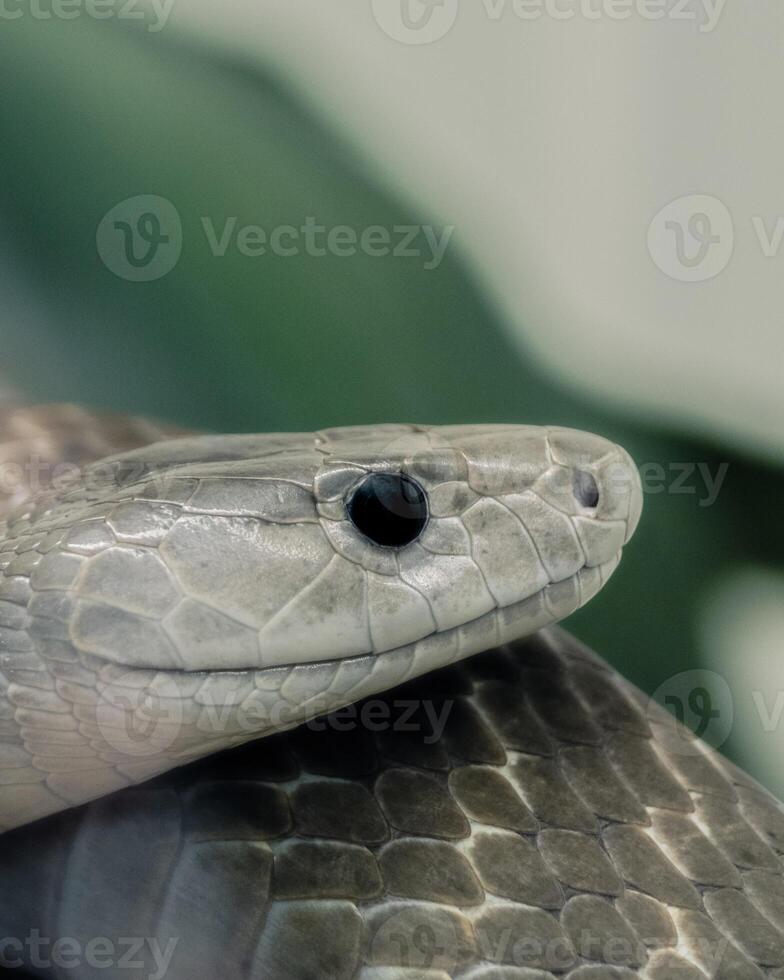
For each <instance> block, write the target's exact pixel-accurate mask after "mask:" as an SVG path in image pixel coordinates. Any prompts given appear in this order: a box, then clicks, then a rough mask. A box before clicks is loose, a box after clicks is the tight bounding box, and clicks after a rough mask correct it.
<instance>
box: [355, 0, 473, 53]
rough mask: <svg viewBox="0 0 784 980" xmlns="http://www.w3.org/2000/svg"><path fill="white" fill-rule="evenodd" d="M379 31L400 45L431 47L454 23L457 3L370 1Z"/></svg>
mask: <svg viewBox="0 0 784 980" xmlns="http://www.w3.org/2000/svg"><path fill="white" fill-rule="evenodd" d="M372 4H373V16H374V17H375V18H376V23H377V24H378V25H379V27H380V28H381V30H382V31H383V32H384V33H385V34H387V35H388V36H389V37H391V38H392V39H393V40H395V41H400V43H401V44H432V42H433V41H438V40H439V39H440V38H442V37H443V36H444V35H445V34H446V33H447V32H448V31H449V30H450V29H451V27H452V25H453V24H454V22H455V21H456V20H457V4H458V0H372Z"/></svg>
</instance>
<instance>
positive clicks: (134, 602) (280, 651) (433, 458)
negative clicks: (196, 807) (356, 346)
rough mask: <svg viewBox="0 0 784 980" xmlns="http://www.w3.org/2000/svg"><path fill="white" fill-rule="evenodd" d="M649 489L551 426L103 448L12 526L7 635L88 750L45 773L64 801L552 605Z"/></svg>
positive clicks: (467, 646)
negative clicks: (14, 627) (19, 620)
mask: <svg viewBox="0 0 784 980" xmlns="http://www.w3.org/2000/svg"><path fill="white" fill-rule="evenodd" d="M641 500H642V495H641V489H640V481H639V478H638V475H637V470H636V468H635V466H634V464H633V462H632V461H631V459H630V458H629V456H628V454H627V453H626V452H625V451H624V450H623V449H621V448H620V447H618V446H616V445H614V444H613V443H611V442H608V441H607V440H605V439H602V438H600V437H597V436H593V435H588V434H586V433H580V432H576V431H573V430H569V429H560V428H537V427H531V426H519V425H508V426H482V425H476V426H443V427H425V426H411V425H409V426H368V427H354V428H344V429H330V430H325V431H323V432H319V433H316V434H294V435H290V434H282V435H261V436H258V435H241V436H197V437H187V438H181V439H175V440H172V441H169V442H163V443H157V444H154V445H152V446H149V447H147V448H145V449H142V450H137V451H135V452H131V453H126V454H123V455H120V456H116V457H112V458H110V459H107V460H104V461H102V462H101V463H100V464H97V465H95V466H93V467H91V468H89V469H88V470H87V471H86V472H85V473H83V474H82V475H81V476H80V478H79V480H78V481H77V482H76V483H75V484H74V485H73V486H71V487H70V488H68V489H66V490H65V491H64V492H62V493H60V494H59V496H57V497H56V498H55V499H52V500H41V501H37V502H36V501H34V502H33V503H32V504H31V506H30V507H28V508H27V509H26V510H24V511H22V512H20V513H18V514H17V515H16V517H15V519H14V520H13V521H11V523H10V524H9V530H8V540H10V541H12V542H14V544H15V545H16V549H15V551H14V553H13V555H11V554H10V553H7V554H6V556H5V558H4V571H5V578H3V579H0V582H2V583H3V585H2V588H4V589H5V590H6V591H9V590H10V591H13V592H14V594H15V595H17V599H15V600H14V601H18V595H21V594H24V595H25V596H26V616H27V620H26V623H25V627H24V632H23V633H22V632H21V631H20V633H19V634H18V637H17V639H16V640H14V641H13V642H16V643H17V646H18V648H19V649H18V651H17V650H14V649H13V646H12V647H11V651H12V654H13V655H17V654H18V657H19V658H20V660H19V662H20V663H22V661H29V660H30V659H31V658H32V659H34V660H36V662H37V663H39V664H42V665H43V667H44V669H45V671H46V672H48V674H49V675H50V677H51V678H52V687H53V693H52V695H51V698H52V700H53V701H56V702H57V707H56V709H54V711H55V714H58V713H59V715H60V716H62V717H60V719H59V720H60V721H62V720H63V718H66V717H67V718H68V719H69V720H68V725H69V726H71V728H70V729H69V730H73V731H74V732H75V733H76V734H75V735H74V736H73V737H74V738H75V739H76V740H77V741H78V742H79V744H80V746H82V748H84V751H86V752H87V753H88V755H89V756H90V758H89V759H88V760H87V763H89V764H87V763H86V764H85V766H84V769H85V773H82V774H81V775H77V776H74V775H73V773H71V775H70V776H67V777H66V776H64V775H63V774H62V773H58V772H57V771H56V770H57V766H58V764H60V765H61V764H62V761H63V760H62V757H61V756H58V757H57V758H55V759H54V761H53V762H52V766H53V767H54V770H55V771H54V774H53V775H52V776H51V779H53V780H55V781H56V780H57V779H60V782H59V783H58V784H57V785H58V786H59V787H60V789H59V790H58V792H60V793H61V795H62V794H63V793H65V794H67V793H70V794H71V796H72V797H74V800H73V801H74V802H76V801H78V800H80V799H84V798H86V796H87V795H89V794H90V792H92V793H93V795H96V792H98V791H102V792H103V791H106V788H105V787H106V782H105V781H106V780H109V782H111V780H120V779H125V780H130V781H136V780H138V779H140V778H145V777H146V776H149V775H152V774H153V773H154V772H158V771H162V770H163V769H167V768H170V767H171V766H173V765H176V764H178V763H179V762H183V761H187V760H188V759H190V758H195V757H198V756H199V755H204V754H206V753H208V752H210V751H214V750H215V749H216V748H221V747H224V746H226V745H232V744H236V743H238V742H242V741H247V740H248V739H250V738H254V737H257V736H259V735H262V734H266V733H269V732H272V731H276V730H282V729H285V728H289V727H292V726H293V725H295V724H298V723H299V722H301V721H303V720H304V719H307V718H310V717H313V716H315V715H320V714H324V713H326V712H329V711H331V710H333V709H336V708H339V707H341V706H343V705H345V704H347V703H349V702H351V701H354V700H357V699H358V698H361V697H364V696H366V695H369V694H373V693H377V692H380V691H384V690H387V689H389V688H391V687H393V686H395V685H396V684H399V683H401V682H403V681H406V680H409V679H411V678H413V677H415V676H417V675H419V674H422V673H425V672H427V671H429V670H433V669H435V668H437V667H442V666H444V665H446V664H450V663H453V662H455V661H457V660H460V659H462V658H464V657H466V656H469V655H470V654H472V653H475V652H478V651H480V650H484V649H488V648H490V647H492V646H495V645H497V644H499V643H504V642H508V641H510V640H513V639H515V638H518V637H520V636H523V635H525V634H527V633H531V632H533V631H535V630H537V629H539V628H541V627H543V626H546V625H548V624H550V623H553V622H555V621H557V620H559V619H562V618H563V617H564V616H566V615H568V614H569V613H571V612H573V611H574V610H575V609H576V608H577V607H578V606H580V605H582V604H583V603H584V602H586V601H587V600H588V599H589V598H591V597H592V596H593V595H594V594H595V593H596V592H597V591H598V590H599V589H600V588H601V587H602V585H603V584H604V583H605V582H606V581H607V579H608V577H609V576H610V574H611V573H612V572H613V570H614V569H615V567H616V565H617V564H618V561H619V558H620V554H621V549H622V548H623V546H624V544H625V543H626V542H627V541H628V540H629V538H630V536H631V535H632V533H633V531H634V528H635V527H636V525H637V521H638V519H639V516H640V509H641ZM6 551H7V552H8V549H6ZM10 591H9V594H10ZM3 598H4V596H3V593H2V589H0V600H3ZM9 601H10V600H9ZM0 605H2V601H0ZM8 632H9V631H6V633H8ZM14 635H15V636H16V634H14ZM3 638H4V642H5V643H6V647H8V642H9V641H8V638H7V636H6V635H5V634H3ZM12 640H13V637H12ZM11 693H12V694H13V692H11ZM10 696H11V695H10V694H9V697H10ZM18 696H19V697H20V698H22V700H23V701H24V698H25V697H26V698H27V699H28V702H29V700H30V697H31V695H29V694H25V693H22V694H20V695H18ZM41 697H42V696H41V695H36V697H35V698H33V700H34V701H35V700H37V701H39V702H40V701H41ZM151 706H153V707H154V708H155V710H154V711H152V708H151ZM164 709H165V710H164ZM151 711H152V714H151ZM27 714H28V715H29V714H30V712H29V711H28V712H27ZM164 716H165V717H164ZM31 717H32V716H31ZM39 717H40V712H39V713H37V714H35V718H39ZM33 727H34V726H33ZM27 730H28V736H27V737H28V741H30V744H31V745H34V746H37V747H38V757H39V758H45V756H44V755H42V754H41V746H42V745H43V743H44V742H46V739H47V738H48V736H47V735H46V732H43V733H38V734H36V732H35V731H33V730H32V729H31V728H30V726H29V725H28V726H27ZM42 740H43V741H42ZM85 746H86V748H85ZM90 753H92V755H90ZM93 756H95V758H93ZM58 760H59V761H58ZM98 760H99V761H100V765H98ZM100 766H104V767H106V768H107V771H106V772H104V773H103V775H100V772H98V771H97V770H100ZM108 770H111V771H108ZM47 780H49V777H47ZM91 780H93V781H95V780H97V781H98V783H99V784H100V785H99V786H98V787H97V789H96V788H95V787H94V786H93V784H92V782H91ZM102 780H103V781H102ZM51 785H52V786H54V785H55V782H52V784H51ZM91 786H93V788H92V789H90V787H91ZM74 787H76V788H74Z"/></svg>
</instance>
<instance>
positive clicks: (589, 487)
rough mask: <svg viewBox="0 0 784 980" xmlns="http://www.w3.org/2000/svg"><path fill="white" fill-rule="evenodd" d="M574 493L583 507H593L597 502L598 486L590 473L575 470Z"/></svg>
mask: <svg viewBox="0 0 784 980" xmlns="http://www.w3.org/2000/svg"><path fill="white" fill-rule="evenodd" d="M574 495H575V497H576V498H577V500H578V502H579V503H580V504H581V505H582V506H583V507H595V506H596V505H597V504H598V503H599V488H598V487H597V486H596V480H594V478H593V477H592V476H591V474H590V473H586V472H585V471H584V470H576V471H575V474H574Z"/></svg>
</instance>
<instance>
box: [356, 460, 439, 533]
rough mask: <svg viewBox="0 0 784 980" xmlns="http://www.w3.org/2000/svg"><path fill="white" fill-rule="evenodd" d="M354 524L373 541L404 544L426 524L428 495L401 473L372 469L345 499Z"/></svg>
mask: <svg viewBox="0 0 784 980" xmlns="http://www.w3.org/2000/svg"><path fill="white" fill-rule="evenodd" d="M346 510H347V511H348V516H349V518H350V520H351V523H352V524H353V525H354V527H355V528H356V529H357V530H358V531H360V532H361V533H362V534H364V535H365V537H366V538H369V539H370V540H371V541H372V542H374V544H379V545H383V546H385V547H388V548H402V547H403V546H404V545H407V544H410V543H411V542H412V541H414V540H416V538H418V537H419V535H420V534H421V533H422V530H423V529H424V527H425V524H427V517H428V508H427V495H426V494H425V491H424V490H423V489H422V487H421V486H420V485H419V484H418V483H417V482H416V481H415V480H412V479H411V477H408V476H403V474H401V473H371V474H370V475H369V476H366V477H365V478H364V480H362V482H361V483H360V484H359V486H358V487H357V488H356V489H355V490H354V492H353V493H352V494H351V496H350V497H349V499H348V501H347V502H346Z"/></svg>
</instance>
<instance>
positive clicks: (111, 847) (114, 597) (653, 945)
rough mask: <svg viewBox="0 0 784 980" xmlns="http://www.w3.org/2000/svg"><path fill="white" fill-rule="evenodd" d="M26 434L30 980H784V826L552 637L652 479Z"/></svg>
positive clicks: (520, 437) (13, 715) (443, 446)
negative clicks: (39, 979) (638, 979)
mask: <svg viewBox="0 0 784 980" xmlns="http://www.w3.org/2000/svg"><path fill="white" fill-rule="evenodd" d="M0 432H2V436H3V439H2V450H1V451H2V454H3V457H2V458H0V462H2V463H3V464H4V473H5V482H4V486H5V488H6V496H7V501H8V510H9V513H8V516H7V524H6V525H5V526H4V527H3V525H0V568H1V569H2V572H3V575H2V578H0V694H1V698H0V826H1V827H2V828H3V829H8V832H7V833H5V834H4V835H2V836H1V837H0V883H1V884H0V964H3V965H5V967H6V968H8V969H19V968H22V967H24V968H27V969H29V970H32V971H33V972H34V973H35V974H36V975H41V976H57V977H80V978H81V977H94V976H95V977H97V976H104V977H105V976H107V975H109V976H120V977H124V976H127V977H140V978H141V977H162V976H167V977H170V978H180V977H182V978H201V977H204V978H212V977H229V978H233V977H238V978H239V977H242V978H244V977H248V978H251V977H252V978H275V980H278V978H318V980H321V978H346V980H349V978H355V977H361V978H362V980H393V978H394V980H398V978H399V980H444V978H448V977H466V978H471V980H544V978H547V977H553V976H556V975H557V976H563V977H570V978H574V980H591V978H593V980H606V978H611V980H615V978H618V980H621V978H623V977H633V976H644V977H650V978H653V980H668V978H673V980H675V978H683V980H691V978H695V980H702V978H705V977H721V978H728V980H730V978H732V980H735V978H738V980H744V978H747V977H748V978H760V977H764V976H784V971H783V968H784V878H783V877H782V855H783V854H784V814H783V813H782V811H781V810H780V809H779V806H778V804H777V803H776V801H775V800H774V799H773V798H772V797H771V796H770V795H769V794H767V793H766V792H765V791H764V790H762V789H761V788H760V787H759V786H758V785H757V784H755V783H754V782H753V781H752V780H751V779H750V778H749V777H747V776H746V775H745V774H743V773H742V772H740V771H739V770H737V769H736V768H735V767H733V766H732V765H731V764H730V763H728V762H726V761H725V760H723V759H722V758H721V757H720V756H718V755H717V754H715V753H713V752H712V751H711V750H710V749H708V748H707V747H706V746H704V745H702V744H701V743H700V742H699V741H698V740H696V739H694V738H693V737H691V736H690V734H689V733H687V732H685V731H684V730H681V729H680V728H679V727H678V726H677V724H676V723H675V722H674V721H673V720H672V718H671V716H670V715H669V713H667V712H665V711H662V710H660V709H658V708H657V707H656V706H654V705H651V704H650V703H649V702H648V701H647V699H645V698H644V697H643V696H642V695H641V694H640V693H639V692H638V691H636V690H635V689H634V688H632V687H631V685H629V684H628V683H627V682H625V681H624V680H623V679H622V678H620V677H619V676H618V675H617V674H616V673H615V672H613V671H612V670H611V669H610V668H609V667H608V666H607V665H606V664H604V663H603V662H602V661H601V660H600V659H599V658H598V657H596V656H595V655H594V654H593V653H591V652H590V651H588V650H587V649H585V648H584V647H583V646H582V645H581V644H579V643H578V642H577V641H576V640H575V639H573V638H572V637H570V636H569V635H568V634H566V633H564V632H563V631H561V630H560V629H557V628H555V627H554V626H552V625H551V624H553V623H555V622H556V621H557V620H558V619H561V618H562V617H563V616H565V615H568V613H569V612H571V611H572V610H573V609H575V608H576V607H577V606H579V605H580V604H582V603H583V602H585V601H587V599H589V598H590V597H591V596H592V595H593V594H594V593H595V592H596V591H598V589H599V588H600V587H601V585H602V584H603V583H604V581H606V579H607V577H608V576H609V575H610V574H611V572H612V571H613V570H614V568H615V566H616V565H617V563H618V559H619V557H620V552H621V548H622V546H623V545H624V544H625V543H626V541H628V539H629V537H630V536H631V534H632V533H633V531H634V527H635V525H636V523H637V520H638V517H639V512H640V504H641V492H640V487H639V481H638V479H637V475H636V470H635V468H634V465H633V463H632V462H631V460H630V459H629V457H628V456H627V454H626V453H625V452H624V451H623V450H621V449H619V448H618V447H616V446H614V445H612V444H611V443H608V442H607V441H605V440H603V439H599V438H598V437H595V436H589V435H586V434H583V433H577V432H573V431H571V430H565V429H557V428H552V429H537V428H532V427H524V426H459V427H442V428H429V427H421V426H372V427H358V428H353V429H335V430H327V431H324V432H322V433H317V434H315V435H310V434H308V435H302V434H298V435H267V436H223V437H216V436H189V435H182V436H179V437H178V438H175V439H169V440H165V441H162V442H158V441H157V440H158V439H159V438H160V437H161V436H166V435H169V434H170V433H165V432H161V431H159V430H156V429H155V428H154V427H152V426H150V425H149V424H148V423H144V422H140V421H132V420H107V419H97V418H94V417H92V416H89V415H88V414H87V413H84V412H82V411H81V410H78V409H73V408H62V407H61V408H59V409H50V410H19V409H17V410H8V411H7V412H6V413H5V414H4V415H2V416H1V420H0ZM149 443H153V444H152V445H148V444H149ZM134 447H136V448H134ZM140 447H143V448H140ZM117 450H128V451H127V452H125V453H123V454H122V455H119V456H118V455H112V453H113V452H116V451H117ZM104 457H108V458H104ZM31 459H34V460H35V462H36V466H37V469H35V480H32V479H31V476H30V474H31V472H32V468H31V467H30V466H29V465H28V466H22V464H23V463H25V462H26V463H27V464H29V463H30V461H31ZM69 459H70V460H72V461H76V462H79V463H84V462H87V461H89V460H93V461H95V460H98V459H101V460H102V461H101V462H100V463H97V464H96V463H93V464H92V465H89V466H87V467H86V468H83V469H76V468H72V469H71V470H68V469H66V468H65V467H62V468H61V469H59V470H58V466H57V465H56V464H61V463H64V462H65V461H66V460H69ZM8 474H18V475H19V477H20V479H19V481H18V482H17V483H16V484H14V482H13V480H11V481H10V483H11V484H13V485H12V486H10V487H9V486H8V483H9V480H8ZM30 482H34V483H35V482H37V483H38V484H40V485H38V486H34V487H33V488H32V489H33V491H34V492H33V494H32V496H28V494H29V491H30V486H29V484H30ZM23 484H26V487H25V486H23ZM26 496H27V499H26V501H25V499H24V498H25V497H26ZM12 505H13V506H12ZM524 637H527V639H524ZM259 736H265V737H262V738H260V737H259ZM245 743H246V744H245ZM238 746H239V747H238ZM224 750H228V751H224ZM147 780H152V781H147ZM91 799H92V800H93V802H92V803H88V804H87V805H86V806H81V807H79V808H78V809H67V808H70V807H73V806H76V805H78V804H84V803H85V802H86V801H88V800H91ZM56 811H65V812H62V813H57V812H56ZM44 817H45V818H46V819H39V818H44ZM31 821H34V822H31ZM22 824H26V826H20V825H22ZM14 827H16V828H17V829H11V828H14ZM31 937H32V938H31ZM58 941H59V943H60V945H59V946H58V945H57V943H58ZM64 951H65V952H64Z"/></svg>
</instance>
